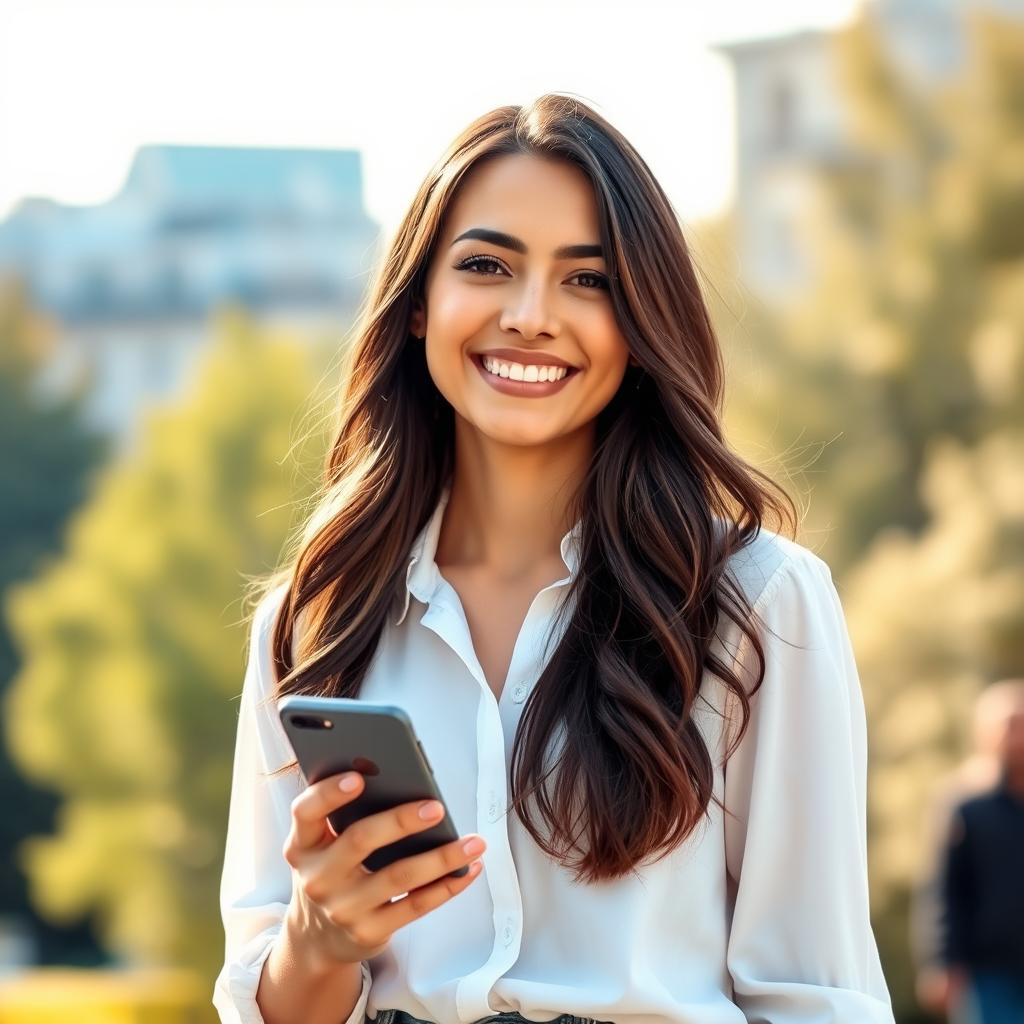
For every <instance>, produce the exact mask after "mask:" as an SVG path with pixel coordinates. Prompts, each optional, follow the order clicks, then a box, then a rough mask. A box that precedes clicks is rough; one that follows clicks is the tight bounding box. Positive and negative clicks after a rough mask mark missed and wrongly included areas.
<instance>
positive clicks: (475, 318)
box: [429, 286, 494, 342]
mask: <svg viewBox="0 0 1024 1024" xmlns="http://www.w3.org/2000/svg"><path fill="white" fill-rule="evenodd" d="M429 308H430V331H431V333H432V334H433V333H436V334H437V336H439V337H444V338H445V339H446V340H449V341H455V342H459V341H465V340H467V339H468V338H469V337H470V336H471V335H472V334H474V333H475V332H476V331H477V330H479V329H480V327H481V325H482V324H484V323H486V322H487V320H488V319H489V318H491V317H493V315H494V300H493V298H491V297H489V296H488V295H487V289H486V288H458V287H444V286H439V287H438V288H437V289H436V290H435V291H434V293H433V294H432V295H431V297H430V307H429Z"/></svg>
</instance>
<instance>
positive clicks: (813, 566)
mask: <svg viewBox="0 0 1024 1024" xmlns="http://www.w3.org/2000/svg"><path fill="white" fill-rule="evenodd" d="M449 496H450V489H448V490H446V491H445V492H444V494H443V496H442V498H441V501H440V502H439V503H438V506H437V509H436V511H435V513H434V515H433V517H432V518H431V520H430V521H429V522H428V523H427V525H426V526H425V527H424V529H423V531H422V532H421V533H420V536H419V537H418V538H417V540H416V543H415V545H414V546H413V549H412V552H411V558H410V562H409V568H408V572H407V575H406V588H407V589H406V593H405V595H404V607H402V603H403V602H402V600H401V599H400V598H398V597H396V606H395V611H396V613H397V614H396V616H394V617H392V618H390V619H389V620H388V622H387V625H386V627H385V630H384V633H383V634H382V637H381V642H380V646H379V648H378V651H377V653H376V656H375V658H374V659H373V662H372V665H371V668H370V671H369V673H368V674H367V676H366V678H365V680H364V682H363V686H362V689H361V691H360V696H361V697H362V698H364V699H366V700H371V701H380V702H384V703H388V704H396V705H398V706H399V707H401V708H403V709H404V710H405V711H406V712H407V713H408V714H409V716H410V718H411V719H412V721H413V723H414V725H415V728H416V733H417V735H418V736H419V738H420V741H421V742H422V744H423V747H424V750H425V751H426V754H427V757H428V758H429V760H430V763H431V765H432V767H433V769H434V773H435V776H436V779H437V782H438V785H439V787H440V790H441V792H442V793H443V795H444V798H445V801H446V803H447V805H448V808H449V810H450V813H451V815H452V817H453V819H454V823H455V826H456V828H457V829H458V832H459V835H463V834H465V833H467V832H479V833H480V834H481V835H482V836H483V837H484V838H485V839H486V841H487V849H486V850H485V851H484V853H483V855H482V860H483V866H484V870H483V872H482V873H481V874H480V875H479V876H478V877H477V878H476V880H475V881H473V882H472V883H471V884H470V885H469V887H468V888H467V889H465V890H464V891H463V892H461V893H459V894H458V895H456V896H454V897H452V898H451V899H450V900H449V901H448V902H446V903H444V904H442V905H441V906H439V907H437V908H436V909H434V910H432V911H430V912H429V913H427V914H426V915H425V916H424V917H422V918H420V919H418V920H416V921H413V922H412V923H410V924H408V925H406V926H405V927H403V928H401V929H400V930H399V931H397V932H396V933H395V934H394V935H393V936H392V939H391V942H390V943H389V945H388V947H387V948H386V949H385V950H384V951H383V952H382V953H381V954H380V955H379V956H376V957H374V958H372V959H371V960H369V961H364V962H363V964H362V977H363V987H362V992H361V995H360V997H359V1001H358V1002H357V1004H356V1006H355V1009H354V1010H353V1011H352V1014H351V1015H350V1016H349V1017H348V1019H347V1021H346V1022H345V1024H363V1021H364V1017H365V1016H366V1015H367V1014H368V1015H369V1016H370V1017H376V1015H377V1013H378V1011H379V1010H381V1009H386V1008H398V1009H402V1010H406V1011H408V1012H409V1013H411V1014H413V1015H414V1016H416V1017H419V1018H422V1019H424V1020H429V1021H437V1022H440V1024H457V1022H465V1024H469V1022H472V1021H477V1020H479V1019H480V1018H482V1017H486V1016H489V1015H491V1014H494V1013H498V1012H500V1011H511V1010H518V1011H519V1013H521V1014H522V1015H523V1016H525V1017H527V1018H529V1019H531V1020H536V1021H547V1020H550V1019H551V1018H553V1017H555V1016H557V1015H558V1014H561V1013H573V1014H576V1015H578V1016H584V1017H592V1018H595V1019H596V1020H599V1021H612V1022H615V1024H744V1022H748V1021H749V1022H755V1021H756V1022H758V1024H811V1022H812V1021H813V1022H814V1024H826V1022H829V1024H840V1022H844V1024H852V1022H857V1024H893V1013H892V1008H891V1002H890V997H889V993H888V990H887V987H886V982H885V978H884V976H883V973H882V968H881V964H880V962H879V956H878V950H877V946H876V943H875V939H874V935H873V933H872V930H871V924H870V921H869V916H868V876H867V854H866V818H865V799H866V798H865V790H866V762H867V744H866V727H865V717H864V704H863V698H862V695H861V690H860V682H859V679H858V674H857V668H856V665H855V663H854V657H853V651H852V649H851V646H850V640H849V636H848V633H847V629H846V623H845V620H844V616H843V611H842V608H841V605H840V601H839V597H838V594H837V592H836V589H835V586H834V584H833V582H832V576H831V572H830V570H829V568H828V565H827V564H826V563H825V562H824V561H822V560H821V559H820V558H819V557H818V556H817V555H815V554H813V553H812V552H810V551H809V550H808V549H806V548H804V547H802V546H801V545H799V544H796V543H794V542H793V541H790V540H789V539H788V538H785V537H783V536H781V535H779V534H775V533H772V532H771V531H768V530H766V529H762V530H761V531H760V533H759V534H758V536H757V537H756V538H755V539H754V540H753V541H752V542H751V543H750V544H749V545H748V546H747V547H746V548H744V549H743V550H742V551H740V552H738V553H736V554H734V555H733V556H732V559H731V561H730V563H729V566H728V570H729V571H730V573H732V574H733V576H734V578H735V579H736V580H737V582H738V583H739V584H740V586H742V587H743V589H744V592H745V593H746V595H747V597H748V598H749V599H750V601H751V602H752V603H753V604H754V606H755V608H756V610H757V611H758V612H759V613H760V614H761V615H762V617H763V618H764V620H765V622H766V623H767V625H768V626H769V628H770V632H768V633H767V634H762V642H763V643H764V644H765V648H766V656H767V665H766V669H765V679H764V682H763V684H762V686H761V688H760V690H759V691H758V692H757V694H755V696H754V697H753V699H752V704H751V709H752V718H751V723H750V726H749V728H748V731H747V732H746V734H745V736H744V738H743V741H742V743H741V745H740V746H739V748H738V749H737V751H736V752H735V754H734V755H733V757H732V758H731V759H730V761H729V763H728V765H727V767H723V766H722V765H721V757H722V754H723V753H724V750H725V746H726V739H727V736H726V735H725V732H724V729H723V723H722V719H721V718H720V713H721V712H722V711H727V712H730V713H732V714H733V715H734V718H735V717H738V710H737V705H735V698H732V697H728V696H727V691H726V688H725V687H724V685H723V684H722V683H721V681H720V680H718V679H717V677H716V676H714V675H712V674H711V673H708V672H705V674H704V680H703V682H702V689H701V693H702V695H703V696H704V698H705V700H706V701H707V704H708V705H710V708H709V707H707V706H705V705H704V704H703V702H700V701H698V702H697V704H696V705H695V707H696V708H698V710H697V711H696V712H695V714H696V716H697V720H698V723H699V726H700V727H701V729H702V732H703V735H704V737H705V741H706V743H707V744H708V748H709V750H710V751H711V753H712V756H713V758H714V760H715V763H716V770H715V776H714V793H715V795H716V796H717V797H718V799H719V800H720V801H722V802H723V803H724V804H725V806H726V808H727V809H728V811H729V812H730V815H729V816H728V817H726V816H724V815H723V813H722V811H721V808H720V807H718V806H717V805H716V804H715V803H714V802H712V804H711V805H710V807H709V812H710V820H709V821H705V822H704V823H702V825H701V826H699V827H698V829H697V831H696V832H694V833H693V834H691V836H690V837H689V838H688V839H687V840H686V842H684V843H683V845H682V846H681V847H678V848H677V849H676V850H675V851H673V852H672V853H671V854H669V855H668V856H665V857H664V858H663V859H661V860H660V861H658V862H657V863H653V864H648V865H638V866H637V869H636V873H635V874H633V875H630V876H629V877H626V878H623V879H621V880H618V881H614V882H604V883H601V884H597V885H589V886H588V885H585V884H574V883H573V881H572V880H571V874H570V872H569V871H567V870H566V869H565V868H563V867H561V866H560V865H558V864H557V863H553V862H552V861H551V860H550V859H549V858H548V857H547V856H546V855H544V854H543V853H542V851H541V850H540V848H539V847H538V846H537V845H536V843H534V841H533V840H532V838H531V837H530V835H529V833H528V832H527V831H526V830H525V829H524V828H523V827H522V825H521V824H520V822H519V821H518V819H517V818H516V817H515V816H514V815H513V816H510V817H506V814H505V808H506V804H507V802H508V801H510V800H511V790H510V786H509V775H510V771H509V769H510V765H511V751H512V738H513V736H514V734H515V731H516V726H517V723H518V721H519V717H520V714H521V712H522V710H523V705H524V702H525V701H526V699H527V697H528V696H529V694H530V690H531V688H532V687H533V686H534V685H535V682H536V680H537V678H538V676H539V675H540V672H541V669H542V667H543V661H542V656H543V651H542V650H541V645H542V640H543V639H544V633H545V629H546V628H547V626H548V625H549V623H550V621H551V618H552V615H553V612H554V610H555V603H556V599H557V598H558V596H559V591H560V590H561V588H563V587H565V586H566V585H567V584H568V583H569V582H570V580H571V579H572V578H573V576H574V574H575V572H576V569H577V560H578V527H579V524H577V526H576V527H574V528H573V529H572V530H570V531H569V532H568V533H567V534H566V535H565V536H564V537H563V538H562V544H561V553H562V558H563V560H564V562H565V565H566V568H567V569H568V572H569V574H568V575H567V576H566V577H565V578H564V579H560V580H558V581H557V582H555V583H552V584H551V585H550V586H547V587H545V588H543V589H542V590H541V591H540V592H539V593H538V594H537V595H536V597H535V598H534V600H533V603H532V604H531V605H530V608H529V611H528V612H527V615H526V619H525V621H524V623H523V625H522V629H521V630H520V632H519V636H518V638H517V640H516V643H515V648H514V652H513V655H512V661H511V665H510V666H509V671H508V676H507V679H506V681H505V685H504V688H503V690H502V692H501V697H500V699H497V700H496V699H495V697H494V694H493V692H492V691H491V689H490V687H489V686H488V684H487V681H486V678H485V676H484V673H483V671H482V669H481V667H480V662H479V661H478V659H477V656H476V653H475V652H474V649H473V642H472V639H471V637H470V632H469V627H468V625H467V622H466V617H465V614H464V612H463V608H462V605H461V603H460V600H459V597H458V594H457V593H456V591H455V590H454V588H453V587H452V586H451V585H450V584H449V583H448V582H447V580H445V578H444V577H443V576H442V575H441V574H440V572H439V570H438V568H437V564H436V563H435V561H434V553H435V550H436V547H437V540H438V535H439V532H440V528H441V519H442V514H443V512H444V507H445V505H446V504H447V500H448V498H449ZM285 589H286V588H285V587H284V586H282V587H280V588H278V589H277V590H275V591H273V592H272V593H271V594H269V595H267V597H266V598H265V599H264V600H263V601H262V602H261V604H260V605H259V607H258V608H257V610H256V614H255V616H254V619H253V627H252V634H251V646H250V654H249V662H248V667H247V670H246V673H245V681H244V684H243V688H242V696H241V709H240V714H239V721H238V735H237V743H236V747H235V756H234V770H233V777H232V789H231V802H230V811H229V818H228V827H227V843H226V849H225V857H224V870H223V877H222V882H221V899H220V903H221V914H222V917H223V921H224V929H225V935H226V944H225V961H224V965H223V967H222V969H221V972H220V975H219V976H218V978H217V981H216V985H215V989H214V993H213V1003H214V1005H215V1007H216V1008H217V1010H218V1012H219V1014H220V1017H221V1020H222V1021H224V1022H231V1024H239V1022H244V1024H257V1022H262V1019H263V1018H262V1017H261V1015H260V1012H259V1009H258V1007H257V1005H256V1000H255V995H256V989H257V986H258V984H259V979H260V972H261V970H262V968H263V964H264V961H265V960H266V958H267V955H268V954H269V952H270V948H271V944H272V943H273V941H274V937H275V936H276V935H277V933H278V930H279V928H280V926H281V922H282V919H283V916H284V914H285V911H286V908H287V906H288V903H289V900H290V898H291V868H290V867H289V865H288V864H287V862H286V861H285V860H284V857H283V855H282V851H283V847H284V842H285V839H286V836H287V834H288V832H289V829H290V806H291V802H292V800H293V799H294V798H295V797H296V796H297V795H298V794H299V793H300V792H301V790H302V789H303V788H304V786H305V784H306V780H305V779H304V778H303V777H302V775H301V773H300V772H299V770H298V769H295V770H294V771H292V772H290V773H283V774H282V775H280V776H277V777H275V778H266V777H264V775H263V773H265V772H271V771H273V770H274V769H276V768H279V767H280V766H282V765H283V764H285V763H286V762H288V761H291V760H292V759H293V755H292V752H291V749H290V747H289V745H288V742H287V739H286V737H285V733H284V731H283V729H282V727H281V725H280V722H279V720H278V717H277V714H276V709H275V705H274V701H273V700H272V699H271V700H269V701H268V700H267V698H268V697H272V685H273V676H272V672H271V659H270V634H271V627H272V624H273V620H274V614H275V612H276V611H277V607H278V606H279V604H280V601H281V599H282V597H283V595H284V592H285ZM563 596H564V595H563ZM410 598H411V599H412V603H411V602H410ZM410 610H412V611H413V614H412V615H408V614H407V613H408V612H409V611H410ZM568 620H569V615H565V616H564V617H563V620H562V621H563V623H564V622H568ZM564 628H565V627H564V625H562V626H561V627H560V629H564ZM719 633H720V637H719V638H718V639H716V641H715V643H716V645H719V646H717V648H716V650H717V653H718V654H719V656H720V657H721V658H723V660H726V661H727V663H728V661H729V659H733V658H737V659H739V660H738V661H737V662H736V664H737V667H742V666H747V665H750V666H752V667H751V669H750V671H751V672H752V671H753V668H754V667H756V666H755V665H754V661H753V657H752V655H753V651H752V649H751V648H750V645H749V642H748V641H746V640H745V639H743V637H742V634H741V633H740V632H739V630H738V627H736V625H735V624H734V623H732V622H731V620H729V619H728V618H727V617H724V616H723V624H722V625H721V626H720V627H719ZM740 639H742V640H743V642H742V643H739V640H740ZM723 647H724V649H723ZM553 649H554V642H552V644H551V647H550V648H549V650H553ZM744 678H745V679H746V680H748V685H749V679H750V678H751V676H750V675H744ZM712 709H713V710H712ZM460 739H461V740H462V741H461V742H459V740H460ZM339 1024H341V1021H340V1018H339Z"/></svg>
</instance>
